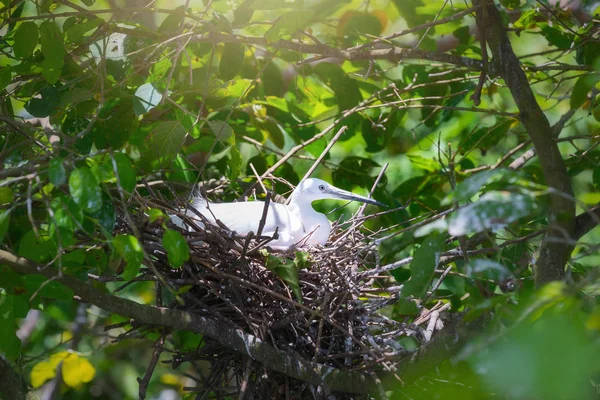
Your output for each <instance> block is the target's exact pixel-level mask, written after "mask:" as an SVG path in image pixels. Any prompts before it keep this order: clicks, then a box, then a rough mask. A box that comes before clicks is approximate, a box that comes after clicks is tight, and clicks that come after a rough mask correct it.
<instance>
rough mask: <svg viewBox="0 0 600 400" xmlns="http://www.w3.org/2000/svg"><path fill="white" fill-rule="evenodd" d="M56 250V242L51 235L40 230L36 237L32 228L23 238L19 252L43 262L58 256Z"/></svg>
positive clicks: (20, 254)
mask: <svg viewBox="0 0 600 400" xmlns="http://www.w3.org/2000/svg"><path fill="white" fill-rule="evenodd" d="M56 250H57V247H56V243H55V242H54V241H53V240H52V238H51V237H50V235H48V234H47V233H45V232H41V231H39V232H38V236H37V237H36V235H35V232H34V231H33V230H31V231H29V232H27V233H26V234H24V235H23V237H22V238H21V242H20V243H19V251H18V252H17V254H18V255H19V256H21V257H25V258H27V259H29V260H31V261H34V262H37V263H43V262H47V261H50V260H52V258H54V257H55V256H56Z"/></svg>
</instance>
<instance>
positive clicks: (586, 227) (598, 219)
mask: <svg viewBox="0 0 600 400" xmlns="http://www.w3.org/2000/svg"><path fill="white" fill-rule="evenodd" d="M598 225H600V203H598V204H596V205H595V206H594V207H592V208H590V209H589V210H587V211H585V212H583V213H581V214H579V215H578V216H577V218H575V235H574V237H575V239H576V240H579V239H581V238H582V236H583V235H585V234H586V233H588V232H589V231H591V230H592V229H594V228H595V227H597V226H598Z"/></svg>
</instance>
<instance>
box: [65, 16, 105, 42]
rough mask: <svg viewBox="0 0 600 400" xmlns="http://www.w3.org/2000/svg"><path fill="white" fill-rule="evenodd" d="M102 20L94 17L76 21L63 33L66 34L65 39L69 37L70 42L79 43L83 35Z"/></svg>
mask: <svg viewBox="0 0 600 400" xmlns="http://www.w3.org/2000/svg"><path fill="white" fill-rule="evenodd" d="M102 22H103V21H102V19H100V18H94V19H91V20H89V21H86V22H79V23H76V24H74V25H73V26H70V27H69V28H68V29H67V30H66V32H65V33H66V35H67V39H69V41H70V42H71V43H80V42H81V40H82V39H83V36H84V35H85V34H86V33H87V32H89V31H91V30H92V29H96V28H97V27H98V26H100V25H101V24H102Z"/></svg>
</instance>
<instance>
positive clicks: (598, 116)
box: [592, 98, 600, 122]
mask: <svg viewBox="0 0 600 400" xmlns="http://www.w3.org/2000/svg"><path fill="white" fill-rule="evenodd" d="M596 99H597V100H598V98H596ZM592 115H593V116H594V119H595V120H596V121H598V122H600V103H598V104H597V105H596V107H594V109H593V110H592Z"/></svg>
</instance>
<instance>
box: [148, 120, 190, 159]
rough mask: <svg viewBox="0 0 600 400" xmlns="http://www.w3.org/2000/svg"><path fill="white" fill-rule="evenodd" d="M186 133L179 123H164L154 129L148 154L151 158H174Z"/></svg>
mask: <svg viewBox="0 0 600 400" xmlns="http://www.w3.org/2000/svg"><path fill="white" fill-rule="evenodd" d="M186 133H187V131H186V129H185V128H184V127H183V125H181V123H180V122H179V121H164V122H161V123H160V124H158V125H157V126H156V128H154V130H153V136H152V143H151V144H150V153H151V154H152V156H153V157H167V158H169V159H170V158H172V157H174V156H175V155H176V154H177V152H179V149H180V148H181V146H182V145H183V139H184V138H185V135H186Z"/></svg>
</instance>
